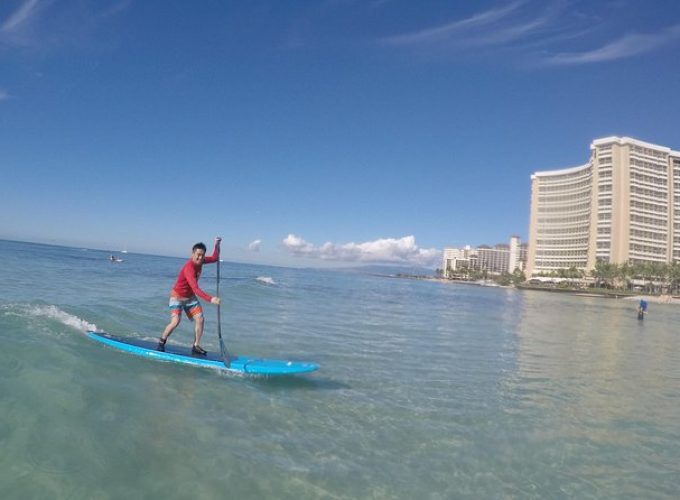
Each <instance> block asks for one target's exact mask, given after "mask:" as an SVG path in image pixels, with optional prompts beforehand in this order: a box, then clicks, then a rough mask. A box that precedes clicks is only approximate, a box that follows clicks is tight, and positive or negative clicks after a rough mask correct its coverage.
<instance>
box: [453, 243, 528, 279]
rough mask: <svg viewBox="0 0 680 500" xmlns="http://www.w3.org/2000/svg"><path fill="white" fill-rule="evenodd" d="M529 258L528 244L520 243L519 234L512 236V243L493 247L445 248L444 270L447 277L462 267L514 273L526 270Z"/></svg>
mask: <svg viewBox="0 0 680 500" xmlns="http://www.w3.org/2000/svg"><path fill="white" fill-rule="evenodd" d="M526 259H527V248H526V244H524V245H522V244H520V240H519V236H514V235H513V236H512V237H511V238H510V244H509V245H508V244H507V243H499V244H497V245H496V246H494V247H493V248H492V247H490V246H488V245H480V246H478V247H477V248H471V247H470V245H466V246H465V247H464V248H445V249H444V253H443V257H442V272H443V274H444V276H445V277H447V278H448V277H450V275H452V274H455V273H456V271H460V270H461V269H470V270H475V271H487V272H489V273H492V274H502V273H512V272H514V271H515V269H520V270H522V271H523V270H524V267H525V265H526Z"/></svg>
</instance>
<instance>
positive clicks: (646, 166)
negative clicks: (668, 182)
mask: <svg viewBox="0 0 680 500" xmlns="http://www.w3.org/2000/svg"><path fill="white" fill-rule="evenodd" d="M630 165H631V171H632V170H634V167H639V168H640V169H642V170H643V171H644V170H646V171H647V172H657V173H659V174H667V173H668V164H665V165H663V164H659V163H652V162H649V161H643V160H638V159H637V158H635V157H631V158H630Z"/></svg>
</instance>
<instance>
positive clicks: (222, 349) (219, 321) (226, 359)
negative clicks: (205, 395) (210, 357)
mask: <svg viewBox="0 0 680 500" xmlns="http://www.w3.org/2000/svg"><path fill="white" fill-rule="evenodd" d="M217 296H218V297H219V296H220V259H219V257H218V258H217ZM220 301H221V299H220ZM220 306H221V304H217V336H218V337H219V338H220V352H221V353H222V361H223V362H224V366H226V367H227V368H229V364H230V363H231V354H229V351H227V349H226V347H224V340H222V319H221V317H220Z"/></svg>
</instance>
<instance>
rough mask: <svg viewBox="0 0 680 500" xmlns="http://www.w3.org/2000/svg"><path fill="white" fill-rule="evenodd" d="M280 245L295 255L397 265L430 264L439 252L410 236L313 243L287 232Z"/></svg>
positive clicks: (436, 258)
mask: <svg viewBox="0 0 680 500" xmlns="http://www.w3.org/2000/svg"><path fill="white" fill-rule="evenodd" d="M282 244H283V247H284V248H285V249H286V250H288V251H289V252H290V253H291V254H293V255H294V256H297V257H309V258H315V259H323V260H332V261H339V262H383V263H400V264H418V265H423V266H429V265H434V264H435V263H436V262H438V261H439V259H440V256H441V252H440V251H439V250H437V249H434V248H420V247H419V246H418V245H417V244H416V239H415V237H413V236H404V237H403V238H398V239H396V238H383V239H378V240H374V241H367V242H364V243H345V244H335V243H330V242H327V243H324V244H323V245H321V246H316V245H313V244H312V243H309V242H308V241H305V240H304V239H303V238H301V237H300V236H296V235H294V234H289V235H288V236H287V237H286V238H285V239H284V240H283V241H282Z"/></svg>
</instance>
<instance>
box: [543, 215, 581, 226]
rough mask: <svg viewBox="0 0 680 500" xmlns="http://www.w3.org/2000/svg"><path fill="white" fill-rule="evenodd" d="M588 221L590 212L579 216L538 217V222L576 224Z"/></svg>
mask: <svg viewBox="0 0 680 500" xmlns="http://www.w3.org/2000/svg"><path fill="white" fill-rule="evenodd" d="M588 221H590V214H586V215H582V216H579V217H542V218H541V217H539V218H538V223H539V224H577V223H581V224H583V223H587V222H588Z"/></svg>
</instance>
